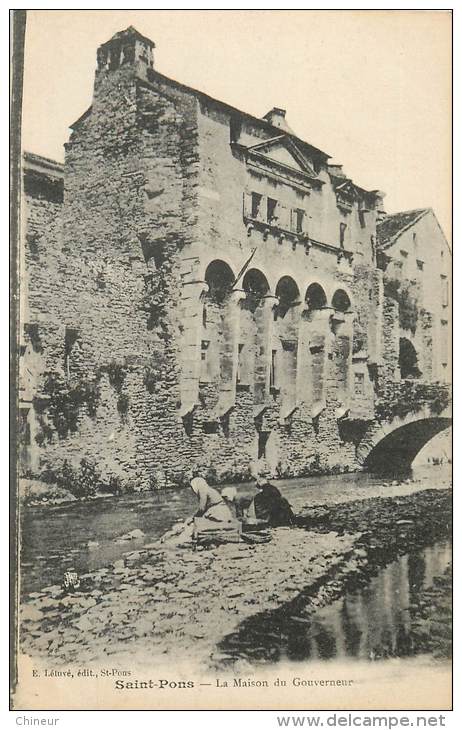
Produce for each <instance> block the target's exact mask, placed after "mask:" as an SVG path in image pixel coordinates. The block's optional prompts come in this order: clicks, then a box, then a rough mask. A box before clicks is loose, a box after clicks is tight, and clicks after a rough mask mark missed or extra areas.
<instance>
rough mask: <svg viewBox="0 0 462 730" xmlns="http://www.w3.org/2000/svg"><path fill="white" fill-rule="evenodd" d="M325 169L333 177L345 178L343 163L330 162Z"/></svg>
mask: <svg viewBox="0 0 462 730" xmlns="http://www.w3.org/2000/svg"><path fill="white" fill-rule="evenodd" d="M327 169H328V171H329V172H330V174H331V175H334V177H345V178H346V175H345V173H344V172H343V165H332V164H331V163H329V165H328V167H327Z"/></svg>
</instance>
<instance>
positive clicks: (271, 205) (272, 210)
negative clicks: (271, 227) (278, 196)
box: [266, 198, 278, 223]
mask: <svg viewBox="0 0 462 730" xmlns="http://www.w3.org/2000/svg"><path fill="white" fill-rule="evenodd" d="M277 207H278V201H277V200H274V198H268V200H267V207H266V220H267V221H268V223H276V222H277V220H278V215H277Z"/></svg>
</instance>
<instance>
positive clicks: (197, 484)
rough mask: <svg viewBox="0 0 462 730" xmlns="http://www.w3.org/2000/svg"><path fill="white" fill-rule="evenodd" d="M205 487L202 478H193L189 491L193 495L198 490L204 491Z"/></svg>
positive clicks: (206, 485)
mask: <svg viewBox="0 0 462 730" xmlns="http://www.w3.org/2000/svg"><path fill="white" fill-rule="evenodd" d="M207 487H208V484H207V482H206V481H205V479H203V478H202V477H194V479H191V489H192V490H193V492H194V494H197V493H198V492H199V490H200V489H204V488H205V489H206V488H207Z"/></svg>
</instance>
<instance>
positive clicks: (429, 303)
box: [377, 208, 451, 383]
mask: <svg viewBox="0 0 462 730" xmlns="http://www.w3.org/2000/svg"><path fill="white" fill-rule="evenodd" d="M377 237H378V246H379V250H380V254H379V265H380V266H382V268H383V269H384V276H385V281H386V284H387V291H388V293H390V295H391V296H392V297H394V298H395V299H396V300H397V302H398V308H399V326H400V333H399V337H400V348H399V363H398V367H399V370H400V373H399V375H400V376H401V377H403V378H406V377H408V376H409V375H413V376H414V377H423V378H424V379H427V380H429V381H431V380H438V381H442V382H445V383H448V382H450V379H451V371H450V368H451V353H450V345H451V335H450V333H451V297H450V283H451V251H450V249H449V246H448V243H447V241H446V238H445V236H444V234H443V232H442V230H441V228H440V226H439V223H438V221H437V219H436V216H435V214H434V213H433V211H432V210H431V208H423V209H419V210H408V211H405V212H403V213H395V214H394V215H387V216H385V218H384V219H383V220H382V221H381V222H380V224H379V225H378V227H377Z"/></svg>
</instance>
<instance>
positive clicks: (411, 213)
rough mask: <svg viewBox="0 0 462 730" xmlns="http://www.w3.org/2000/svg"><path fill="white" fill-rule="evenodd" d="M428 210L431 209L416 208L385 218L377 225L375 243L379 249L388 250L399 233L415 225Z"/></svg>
mask: <svg viewBox="0 0 462 730" xmlns="http://www.w3.org/2000/svg"><path fill="white" fill-rule="evenodd" d="M430 210H431V208H418V209H417V210H404V211H402V212H401V213H394V214H393V215H387V216H385V218H384V219H383V220H382V221H381V222H380V223H379V224H378V225H377V243H378V245H379V247H380V248H388V247H389V246H391V245H392V244H393V243H394V242H395V240H396V239H397V238H398V236H399V235H400V234H401V233H403V232H404V231H405V230H406V229H407V228H409V227H410V226H412V225H413V224H414V223H417V221H418V220H420V218H422V216H424V215H425V214H426V213H428V212H429V211H430Z"/></svg>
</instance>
